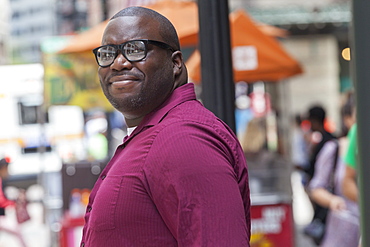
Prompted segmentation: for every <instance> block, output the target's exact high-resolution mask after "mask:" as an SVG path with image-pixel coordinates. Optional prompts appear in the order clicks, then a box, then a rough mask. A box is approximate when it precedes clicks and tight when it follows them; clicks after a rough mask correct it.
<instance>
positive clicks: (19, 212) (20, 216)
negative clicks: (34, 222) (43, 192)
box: [15, 190, 31, 224]
mask: <svg viewBox="0 0 370 247" xmlns="http://www.w3.org/2000/svg"><path fill="white" fill-rule="evenodd" d="M27 204H28V202H27V198H26V191H25V190H19V195H18V198H17V200H16V201H15V215H16V217H17V221H18V223H19V224H22V223H24V222H26V221H28V220H30V219H31V217H30V214H29V213H28V210H27Z"/></svg>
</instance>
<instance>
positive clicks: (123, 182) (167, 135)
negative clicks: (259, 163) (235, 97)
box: [81, 83, 250, 247]
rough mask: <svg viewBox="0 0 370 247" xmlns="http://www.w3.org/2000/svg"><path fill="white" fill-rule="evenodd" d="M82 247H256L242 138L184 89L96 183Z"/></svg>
mask: <svg viewBox="0 0 370 247" xmlns="http://www.w3.org/2000/svg"><path fill="white" fill-rule="evenodd" d="M85 221H86V223H85V226H84V229H83V237H82V242H81V246H82V245H84V246H85V247H103V246H108V247H131V246H134V247H144V246H145V247H147V246H148V247H149V246H155V247H172V246H186V247H190V246H212V247H217V246H222V247H226V246H230V247H239V246H244V247H245V246H249V238H250V199H249V187H248V172H247V166H246V161H245V157H244V154H243V151H242V149H241V147H240V145H239V142H238V140H237V138H236V137H235V135H234V133H233V132H232V131H231V130H230V129H229V128H228V126H226V125H225V124H224V123H223V122H222V121H221V120H219V119H218V118H217V117H215V115H214V114H213V113H211V112H210V111H208V110H207V109H206V108H205V107H203V106H202V105H201V103H200V102H199V101H197V100H196V97H195V93H194V85H193V84H191V83H189V84H186V85H183V86H181V87H179V88H177V89H176V90H175V91H174V92H173V94H172V95H171V96H170V98H169V99H167V100H166V102H164V103H163V105H162V106H161V107H160V108H158V109H157V110H156V111H154V112H152V113H150V114H149V115H147V116H146V117H145V118H144V119H143V121H142V122H141V123H140V125H139V126H138V127H137V128H136V129H135V130H134V132H133V133H132V134H131V135H130V136H129V137H127V138H125V140H124V142H123V144H121V145H120V146H118V148H117V150H116V153H115V155H114V157H113V158H112V159H111V161H110V162H109V163H108V165H107V166H106V168H105V169H104V170H103V172H102V174H101V176H100V178H99V179H98V181H97V182H96V184H95V186H94V188H93V190H92V192H91V195H90V202H89V205H88V207H87V210H86V215H85Z"/></svg>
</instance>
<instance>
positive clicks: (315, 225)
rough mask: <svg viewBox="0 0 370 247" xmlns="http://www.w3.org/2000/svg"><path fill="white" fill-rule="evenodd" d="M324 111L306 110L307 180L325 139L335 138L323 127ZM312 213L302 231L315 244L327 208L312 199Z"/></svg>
mask: <svg viewBox="0 0 370 247" xmlns="http://www.w3.org/2000/svg"><path fill="white" fill-rule="evenodd" d="M325 119H326V111H325V109H324V108H323V107H322V106H320V105H316V106H312V107H311V108H310V109H309V110H308V120H309V122H310V125H311V132H312V133H311V138H310V151H309V152H310V157H309V166H308V168H307V169H306V170H305V172H306V173H307V176H308V182H309V181H310V180H311V179H312V177H313V175H314V173H315V169H316V161H317V157H318V154H319V152H320V151H321V149H322V148H323V146H324V144H325V143H326V142H327V141H330V140H333V139H335V137H334V136H333V135H332V134H331V133H330V132H328V131H327V130H326V129H325ZM311 202H312V206H313V210H314V215H313V219H312V221H311V223H310V224H309V225H308V226H306V227H305V229H304V233H305V234H306V235H308V236H310V237H312V238H313V240H314V241H315V243H316V244H319V243H320V242H321V241H322V237H323V233H324V225H325V222H326V216H327V213H328V209H327V208H325V207H322V206H321V205H320V204H317V203H316V202H315V201H312V200H311Z"/></svg>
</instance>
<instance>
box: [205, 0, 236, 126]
mask: <svg viewBox="0 0 370 247" xmlns="http://www.w3.org/2000/svg"><path fill="white" fill-rule="evenodd" d="M198 7H199V29H200V31H199V39H200V54H201V66H202V67H201V68H202V100H203V103H204V106H205V107H207V108H208V109H209V110H211V111H212V112H213V113H215V115H217V116H218V117H219V118H221V119H222V120H223V121H224V122H225V123H226V124H228V125H229V126H230V128H231V129H232V130H233V131H234V132H235V112H234V111H235V106H234V102H235V85H234V81H233V71H232V62H231V48H230V26H229V6H228V1H227V0H199V1H198Z"/></svg>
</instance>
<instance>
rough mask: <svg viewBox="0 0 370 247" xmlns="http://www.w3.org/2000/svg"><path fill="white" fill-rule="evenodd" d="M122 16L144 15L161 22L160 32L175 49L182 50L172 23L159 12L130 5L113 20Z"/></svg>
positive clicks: (148, 18) (149, 19) (146, 17)
mask: <svg viewBox="0 0 370 247" xmlns="http://www.w3.org/2000/svg"><path fill="white" fill-rule="evenodd" d="M122 16H136V17H143V18H145V19H147V20H148V21H156V22H157V23H158V24H159V30H158V31H159V34H160V35H161V37H162V38H163V40H164V41H166V43H167V44H169V45H170V46H171V47H173V48H174V49H175V50H180V42H179V38H178V36H177V32H176V29H175V27H174V26H173V25H172V23H171V22H170V21H169V20H168V19H167V18H166V17H164V16H163V15H161V14H159V13H158V12H156V11H154V10H151V9H148V8H144V7H139V6H133V7H128V8H125V9H122V10H121V11H119V12H118V13H116V14H115V15H114V16H113V17H112V18H111V20H113V19H116V18H118V17H122Z"/></svg>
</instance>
